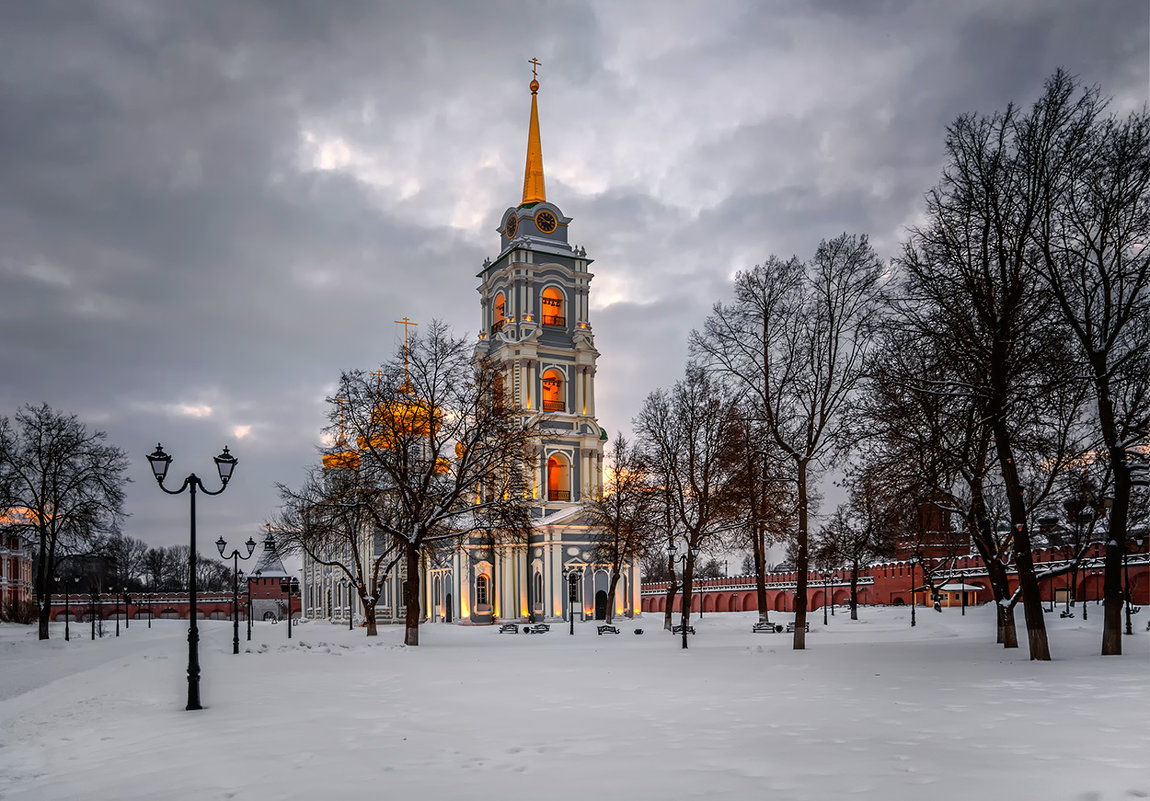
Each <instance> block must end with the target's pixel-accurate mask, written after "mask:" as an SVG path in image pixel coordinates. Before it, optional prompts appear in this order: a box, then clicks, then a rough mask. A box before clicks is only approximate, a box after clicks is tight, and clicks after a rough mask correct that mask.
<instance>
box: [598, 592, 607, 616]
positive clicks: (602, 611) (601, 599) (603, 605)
mask: <svg viewBox="0 0 1150 801" xmlns="http://www.w3.org/2000/svg"><path fill="white" fill-rule="evenodd" d="M595 619H596V620H606V619H607V591H606V590H599V592H597V593H595Z"/></svg>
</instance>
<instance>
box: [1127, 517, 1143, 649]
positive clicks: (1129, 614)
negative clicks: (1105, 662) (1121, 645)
mask: <svg viewBox="0 0 1150 801" xmlns="http://www.w3.org/2000/svg"><path fill="white" fill-rule="evenodd" d="M1134 545H1135V547H1136V548H1137V549H1138V550H1142V538H1141V537H1139V538H1138V539H1136V540H1134ZM1122 571H1123V573H1125V576H1126V581H1125V583H1126V588H1125V589H1124V590H1123V593H1122V594H1123V595H1125V596H1126V633H1127V634H1130V635H1133V634H1134V620H1133V616H1132V610H1131V608H1130V607H1131V605H1132V602H1133V600H1134V599H1133V598H1131V597H1130V543H1129V542H1127V544H1126V548H1125V549H1124V550H1123V551H1122Z"/></svg>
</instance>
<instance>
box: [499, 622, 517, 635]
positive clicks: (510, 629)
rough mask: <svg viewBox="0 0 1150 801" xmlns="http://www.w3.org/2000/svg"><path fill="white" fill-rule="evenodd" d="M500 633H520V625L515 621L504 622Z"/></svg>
mask: <svg viewBox="0 0 1150 801" xmlns="http://www.w3.org/2000/svg"><path fill="white" fill-rule="evenodd" d="M499 633H500V634H518V633H519V626H517V625H516V624H514V623H504V624H503V625H502V626H500V627H499Z"/></svg>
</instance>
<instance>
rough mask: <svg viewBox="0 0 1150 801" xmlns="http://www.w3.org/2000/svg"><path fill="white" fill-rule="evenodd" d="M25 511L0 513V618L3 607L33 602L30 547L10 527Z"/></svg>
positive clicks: (16, 522) (2, 614)
mask: <svg viewBox="0 0 1150 801" xmlns="http://www.w3.org/2000/svg"><path fill="white" fill-rule="evenodd" d="M26 513H27V510H22V509H10V510H9V511H8V513H7V514H0V619H2V618H3V617H4V616H5V610H7V609H10V608H11V607H13V606H16V605H18V604H25V603H30V602H31V601H32V597H33V592H32V548H31V546H30V545H29V544H28V543H27V541H26V540H25V538H24V537H23V536H22V535H21V534H18V533H16V532H15V531H13V530H12V529H10V528H9V526H13V525H17V524H20V523H23V522H24V521H25V517H26Z"/></svg>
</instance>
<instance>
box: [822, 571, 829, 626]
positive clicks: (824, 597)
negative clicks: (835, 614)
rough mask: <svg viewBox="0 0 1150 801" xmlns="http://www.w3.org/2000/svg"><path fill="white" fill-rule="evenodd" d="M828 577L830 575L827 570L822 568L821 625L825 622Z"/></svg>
mask: <svg viewBox="0 0 1150 801" xmlns="http://www.w3.org/2000/svg"><path fill="white" fill-rule="evenodd" d="M829 579H830V576H828V575H827V572H826V571H825V570H824V571H823V625H824V626H825V625H826V624H827V589H828V588H829V587H830V584H829V581H828V580H829Z"/></svg>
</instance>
